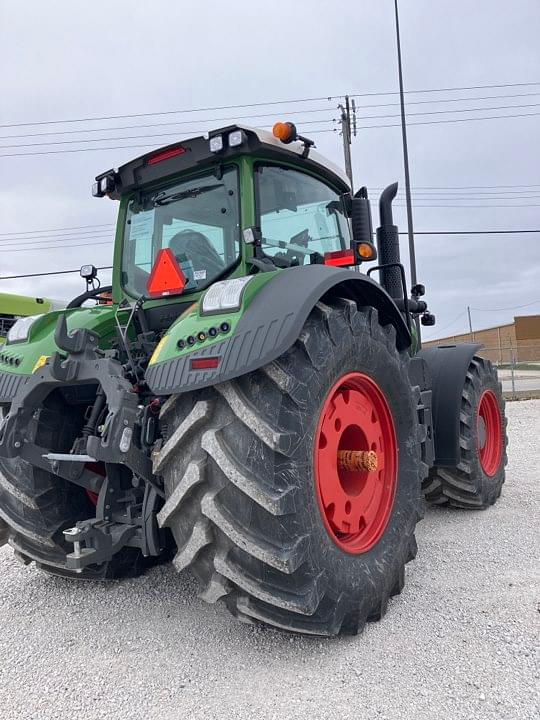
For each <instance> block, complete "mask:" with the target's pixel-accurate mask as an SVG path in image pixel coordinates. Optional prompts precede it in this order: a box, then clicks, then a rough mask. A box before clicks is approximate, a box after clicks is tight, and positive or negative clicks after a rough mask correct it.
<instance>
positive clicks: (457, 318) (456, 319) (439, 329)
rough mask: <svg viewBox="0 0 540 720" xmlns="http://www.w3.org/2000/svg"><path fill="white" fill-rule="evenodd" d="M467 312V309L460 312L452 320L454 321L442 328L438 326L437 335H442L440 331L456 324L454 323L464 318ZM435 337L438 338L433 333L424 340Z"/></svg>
mask: <svg viewBox="0 0 540 720" xmlns="http://www.w3.org/2000/svg"><path fill="white" fill-rule="evenodd" d="M466 313H467V311H466V310H464V311H463V312H462V313H460V314H459V315H458V316H457V317H455V318H454V319H453V320H452V322H449V323H448V325H445V326H444V327H442V328H437V335H440V333H442V332H444V331H445V330H447V329H448V328H449V327H452V325H454V323H456V322H457V321H458V320H461V318H462V317H463V316H464V315H466ZM435 339H436V338H434V336H433V335H432V336H431V337H429V338H424V340H427V341H429V340H435Z"/></svg>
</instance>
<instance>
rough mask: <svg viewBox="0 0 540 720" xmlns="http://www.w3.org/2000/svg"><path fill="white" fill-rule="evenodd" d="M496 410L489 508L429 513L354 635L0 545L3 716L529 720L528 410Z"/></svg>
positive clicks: (532, 451) (532, 572)
mask: <svg viewBox="0 0 540 720" xmlns="http://www.w3.org/2000/svg"><path fill="white" fill-rule="evenodd" d="M507 407H508V415H509V419H510V424H509V434H510V441H511V448H510V463H509V465H508V475H507V484H506V486H505V489H504V492H503V496H502V498H501V500H500V501H499V503H498V504H497V505H496V506H495V507H494V508H492V509H490V510H488V511H485V512H481V513H469V512H455V511H454V512H452V511H447V510H440V509H431V510H429V511H428V513H427V515H426V518H425V520H424V521H423V522H422V523H421V524H420V525H419V527H418V541H419V547H420V549H419V553H418V558H417V560H416V561H415V562H414V563H411V564H410V565H409V566H408V572H407V584H406V587H405V590H404V591H403V593H402V594H401V596H400V597H397V598H394V600H392V602H391V604H390V607H389V611H388V614H387V615H386V617H385V618H384V620H383V621H382V622H380V623H375V624H370V625H369V626H368V627H367V629H366V630H365V631H364V633H363V634H362V635H360V636H358V637H355V638H346V639H335V640H330V641H328V640H325V641H321V640H319V639H315V640H313V639H306V638H301V637H296V636H295V637H292V636H288V635H286V634H281V633H278V632H274V631H269V630H264V629H257V628H252V627H249V626H245V625H242V624H240V623H238V622H235V621H233V620H232V618H230V617H229V616H228V614H227V613H226V612H225V611H224V610H222V609H221V608H219V607H214V606H208V605H206V604H205V603H203V602H202V601H200V600H198V599H197V597H196V589H195V587H194V584H193V582H192V581H191V580H189V579H188V578H186V577H182V576H177V575H175V573H174V572H173V570H172V568H171V567H160V568H157V569H155V570H153V571H152V572H151V573H150V574H149V575H147V576H145V577H143V578H140V579H137V580H134V581H128V582H124V583H120V584H111V585H92V584H90V585H84V584H76V583H72V582H68V581H62V580H59V579H55V578H51V577H48V576H47V575H45V574H43V573H41V572H39V571H37V570H36V569H35V568H33V566H30V567H29V568H24V567H23V566H22V565H20V564H19V563H18V562H17V561H16V560H15V559H14V558H13V555H12V552H11V550H10V549H9V548H7V547H4V548H2V549H1V550H0V577H1V587H0V658H1V660H0V717H2V718H3V719H5V720H19V719H20V720H22V719H23V718H24V720H28V719H30V718H32V719H34V718H35V719H36V720H52V718H62V719H63V718H67V717H70V718H73V717H77V718H83V719H84V720H94V718H96V719H97V718H114V719H115V720H117V718H126V720H128V719H129V720H130V719H132V718H133V719H135V718H141V719H142V718H144V719H145V720H154V719H156V720H157V719H159V720H162V719H163V720H169V719H170V720H173V719H174V720H177V719H180V718H183V717H184V716H185V717H188V718H190V719H191V718H205V719H207V718H227V719H229V718H231V719H232V718H250V719H251V718H264V719H265V720H266V719H270V718H295V719H297V718H310V719H318V718H321V719H322V718H324V719H325V720H327V719H330V720H332V718H340V720H342V719H348V718H355V720H361V719H362V718H369V719H370V720H382V719H383V718H387V719H388V720H390V719H392V720H393V719H394V718H399V720H408V719H409V718H414V720H423V719H425V718H429V719H431V718H436V719H437V720H444V719H446V718H448V719H449V720H450V719H451V720H460V719H461V718H463V720H472V719H473V718H481V719H482V720H483V719H484V718H486V719H488V718H496V719H497V720H514V719H517V718H523V720H533V718H538V717H540V704H539V697H538V694H537V690H538V687H539V678H540V674H539V664H538V654H535V653H538V646H539V643H538V639H539V632H538V631H539V622H538V621H539V619H540V615H539V614H538V611H539V609H538V605H537V602H538V599H539V598H538V596H539V586H540V582H539V580H540V578H539V574H538V567H539V563H538V559H539V555H540V547H539V532H538V529H539V528H538V516H539V510H538V496H539V487H540V470H539V467H540V449H539V446H538V435H539V430H540V401H538V400H532V401H527V402H519V403H511V404H509V405H508V406H507Z"/></svg>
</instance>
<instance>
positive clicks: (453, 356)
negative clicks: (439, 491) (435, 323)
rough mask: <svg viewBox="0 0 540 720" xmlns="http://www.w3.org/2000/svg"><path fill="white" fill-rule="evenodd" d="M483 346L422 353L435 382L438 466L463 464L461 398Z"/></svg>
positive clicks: (433, 399) (469, 345)
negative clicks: (470, 367) (460, 435)
mask: <svg viewBox="0 0 540 720" xmlns="http://www.w3.org/2000/svg"><path fill="white" fill-rule="evenodd" d="M480 347H481V345H480V344H478V343H460V344H459V345H441V346H439V347H430V348H425V349H423V350H420V352H419V353H418V357H421V358H422V359H423V360H424V361H425V363H426V365H427V367H428V370H429V373H430V375H431V382H432V392H433V395H432V412H433V431H434V437H435V465H437V466H438V467H456V465H457V464H458V462H459V456H460V452H459V417H460V409H461V394H462V392H463V386H464V385H465V378H466V375H467V369H468V367H469V364H470V362H471V360H472V358H473V357H474V355H475V354H476V352H477V350H478V348H480Z"/></svg>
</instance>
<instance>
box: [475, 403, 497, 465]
mask: <svg viewBox="0 0 540 720" xmlns="http://www.w3.org/2000/svg"><path fill="white" fill-rule="evenodd" d="M477 429H478V455H479V456H480V465H481V466H482V470H483V471H484V472H485V474H486V475H489V476H490V477H492V476H493V475H495V473H496V472H497V470H498V468H499V465H500V462H501V455H502V446H503V441H502V423H501V411H500V409H499V403H498V402H497V397H496V395H495V393H494V392H493V391H492V390H485V391H484V392H483V393H482V395H481V396H480V402H479V403H478V415H477Z"/></svg>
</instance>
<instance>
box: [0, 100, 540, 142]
mask: <svg viewBox="0 0 540 720" xmlns="http://www.w3.org/2000/svg"><path fill="white" fill-rule="evenodd" d="M538 104H539V105H540V103H538ZM193 122H196V121H195V120H194V121H193ZM332 122H335V120H334V119H332V118H331V119H329V120H323V119H322V118H319V119H318V120H306V121H304V122H303V125H316V124H317V123H320V124H322V123H332ZM202 132H206V130H204V129H201V128H197V129H196V130H184V131H183V134H185V133H190V134H192V133H202ZM171 136H174V137H178V132H167V133H147V134H146V135H120V136H117V137H102V138H89V139H77V140H50V141H49V142H38V143H18V144H15V145H0V150H4V149H7V148H21V147H42V146H43V145H77V144H80V143H93V142H111V141H113V140H142V139H144V138H155V137H171ZM0 139H2V138H0Z"/></svg>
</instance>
